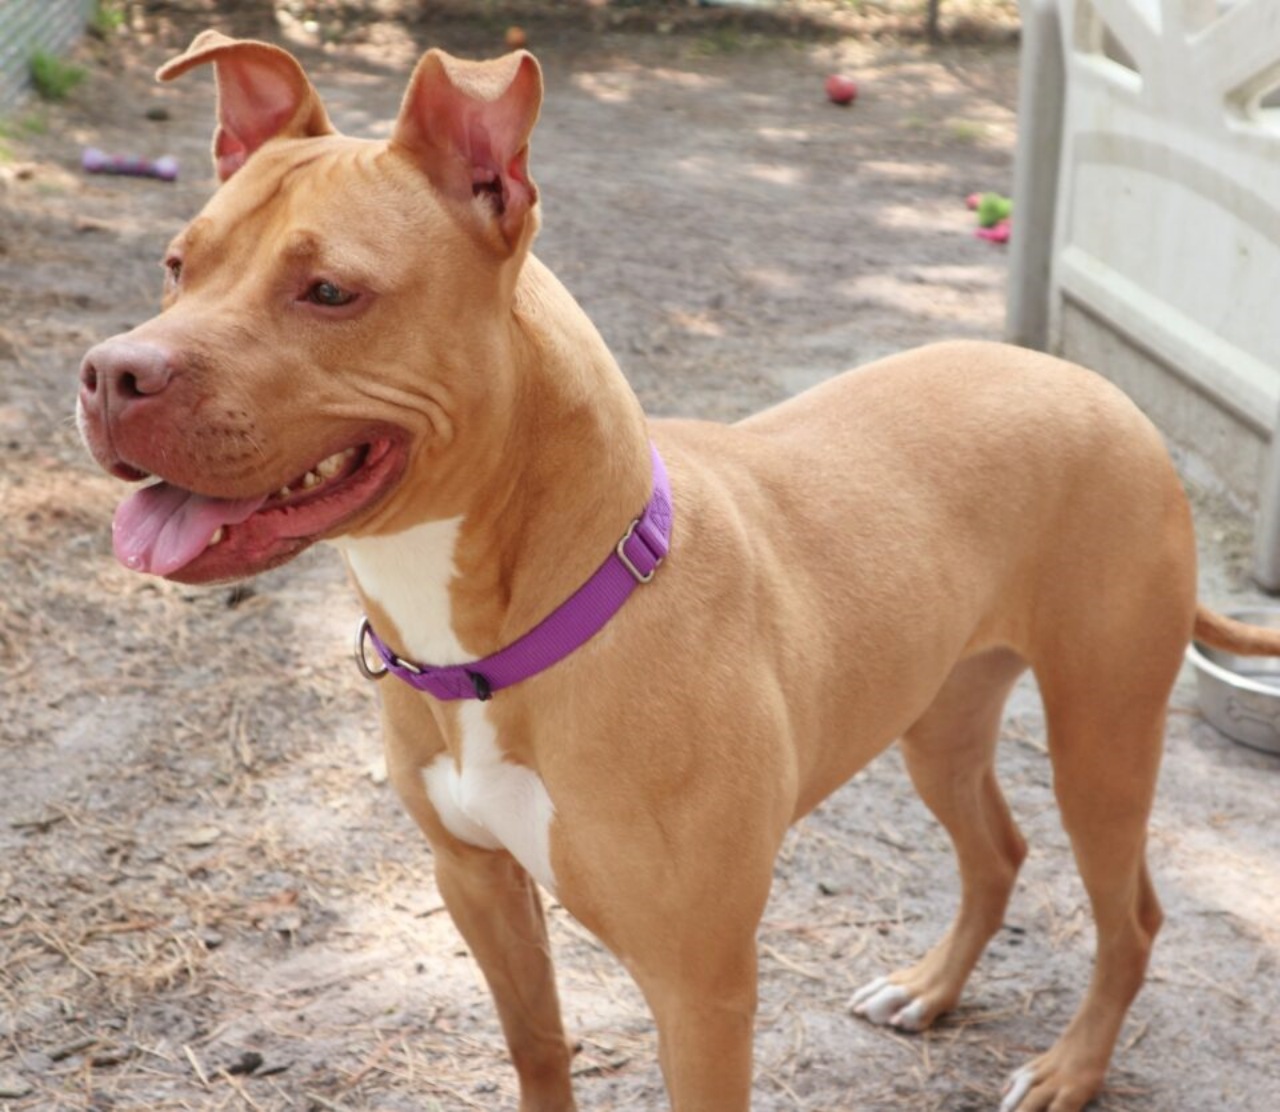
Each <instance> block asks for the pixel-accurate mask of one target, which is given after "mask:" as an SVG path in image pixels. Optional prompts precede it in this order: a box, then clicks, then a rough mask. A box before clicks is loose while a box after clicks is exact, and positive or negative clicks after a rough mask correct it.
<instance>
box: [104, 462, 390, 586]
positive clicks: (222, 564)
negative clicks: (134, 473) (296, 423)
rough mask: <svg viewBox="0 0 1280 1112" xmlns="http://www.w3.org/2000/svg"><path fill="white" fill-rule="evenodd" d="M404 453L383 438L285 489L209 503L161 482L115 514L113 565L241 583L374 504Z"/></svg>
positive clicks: (314, 470)
mask: <svg viewBox="0 0 1280 1112" xmlns="http://www.w3.org/2000/svg"><path fill="white" fill-rule="evenodd" d="M405 456H406V452H405V447H404V445H403V443H402V442H401V441H400V440H399V439H396V438H392V437H382V438H378V439H373V440H371V441H369V442H367V443H362V444H358V445H355V446H353V447H350V448H345V449H343V450H342V451H339V452H335V453H333V454H332V455H329V456H326V457H325V458H324V459H322V460H320V461H318V462H317V463H316V464H315V465H314V466H313V467H311V468H310V469H308V470H307V471H305V472H304V473H303V474H301V475H299V476H298V477H297V478H296V479H295V480H294V481H292V482H290V483H289V484H288V485H286V486H284V487H280V488H279V489H276V490H273V491H269V492H267V493H264V494H261V495H257V496H254V497H250V498H234V499H232V498H212V497H209V496H207V495H203V494H196V493H194V492H192V491H189V490H184V489H182V488H181V487H178V486H175V485H173V484H172V483H168V482H165V481H163V480H161V481H159V482H155V483H152V484H150V485H149V486H144V487H142V488H141V489H139V490H137V491H135V492H134V493H133V494H132V495H130V496H129V497H128V498H127V499H125V501H124V502H122V503H121V504H120V506H119V508H118V509H117V510H116V514H115V520H114V521H113V523H112V543H113V546H114V548H115V553H116V558H117V559H118V560H119V561H120V562H121V563H122V564H124V565H125V567H127V568H130V569H132V570H134V571H141V572H147V573H149V574H151V575H161V576H165V577H166V578H169V579H176V580H179V581H180V582H184V583H208V582H216V581H220V580H228V579H242V578H244V577H246V576H249V575H254V574H256V573H258V572H261V571H265V570H267V569H268V568H272V567H276V566H277V565H279V564H282V563H284V562H285V561H286V560H289V559H290V558H292V557H293V556H295V555H297V554H298V553H299V552H301V551H302V549H304V548H306V547H307V546H308V545H310V544H311V543H313V542H314V541H317V540H320V539H321V538H322V537H324V536H328V535H332V534H333V533H334V532H335V531H336V530H337V529H338V528H339V527H341V526H342V525H344V524H346V523H348V522H350V521H351V520H352V519H354V518H355V517H356V516H358V515H359V514H361V513H362V512H363V511H364V510H367V509H369V508H371V507H372V506H373V505H374V504H375V503H377V502H379V501H380V500H381V498H382V495H383V494H385V493H386V491H387V490H388V489H389V488H390V487H391V486H392V485H393V484H394V483H395V482H396V480H397V479H398V478H399V477H400V474H401V473H402V471H403V470H404V465H405Z"/></svg>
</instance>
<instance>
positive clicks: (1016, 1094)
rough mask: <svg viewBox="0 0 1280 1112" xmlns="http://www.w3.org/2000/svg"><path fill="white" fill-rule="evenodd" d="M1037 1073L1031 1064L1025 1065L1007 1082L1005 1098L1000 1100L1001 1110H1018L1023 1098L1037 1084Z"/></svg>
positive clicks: (1012, 1111)
mask: <svg viewBox="0 0 1280 1112" xmlns="http://www.w3.org/2000/svg"><path fill="white" fill-rule="evenodd" d="M1035 1080H1036V1074H1035V1070H1033V1069H1032V1068H1031V1067H1030V1066H1023V1067H1022V1069H1020V1070H1017V1071H1015V1072H1014V1074H1013V1075H1012V1076H1011V1077H1010V1078H1009V1080H1008V1081H1007V1082H1005V1086H1004V1099H1003V1100H1001V1101H1000V1112H1017V1108H1018V1105H1020V1104H1021V1103H1022V1098H1023V1097H1025V1096H1026V1095H1027V1093H1029V1092H1030V1091H1031V1086H1032V1085H1033V1084H1035Z"/></svg>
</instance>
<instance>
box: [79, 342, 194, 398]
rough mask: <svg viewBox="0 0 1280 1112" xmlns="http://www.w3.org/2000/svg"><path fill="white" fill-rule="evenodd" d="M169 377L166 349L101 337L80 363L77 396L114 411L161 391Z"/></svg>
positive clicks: (170, 373)
mask: <svg viewBox="0 0 1280 1112" xmlns="http://www.w3.org/2000/svg"><path fill="white" fill-rule="evenodd" d="M172 378H173V363H172V360H171V359H170V355H169V352H168V351H166V350H165V349H164V348H162V347H158V346H156V345H155V344H147V343H139V342H137V341H133V340H124V339H111V340H104V341H103V342H102V343H100V344H98V345H97V346H96V347H94V348H91V349H90V351H89V353H88V354H87V355H86V356H85V357H84V362H83V363H81V364H80V398H81V401H82V402H83V403H84V404H85V405H86V406H88V407H97V408H102V409H106V410H109V411H111V412H115V413H118V412H119V411H120V410H121V409H122V408H124V407H125V406H127V405H128V404H129V403H130V402H133V401H136V400H137V399H139V398H146V397H151V396H153V395H155V394H159V393H161V392H163V390H164V389H165V387H166V386H168V385H169V381H170V379H172Z"/></svg>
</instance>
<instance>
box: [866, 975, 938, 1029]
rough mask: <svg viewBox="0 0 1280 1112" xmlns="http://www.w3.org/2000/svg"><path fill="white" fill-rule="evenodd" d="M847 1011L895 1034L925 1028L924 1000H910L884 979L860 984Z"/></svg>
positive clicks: (903, 990) (907, 992)
mask: <svg viewBox="0 0 1280 1112" xmlns="http://www.w3.org/2000/svg"><path fill="white" fill-rule="evenodd" d="M849 1008H850V1010H851V1011H852V1012H853V1014H854V1015H858V1016H862V1018H863V1019H867V1020H870V1021H871V1022H872V1023H875V1024H878V1025H879V1026H881V1027H895V1028H897V1029H898V1030H899V1031H923V1030H924V1029H925V1028H926V1027H927V1026H928V1025H929V1023H928V1014H927V1009H926V1006H925V1002H924V1000H923V999H916V998H914V997H913V996H912V994H911V991H910V990H909V989H907V988H906V987H904V986H903V985H897V984H894V983H893V982H892V981H890V980H889V978H888V977H877V978H876V979H875V980H874V981H872V982H871V983H870V984H866V985H863V986H862V988H860V989H858V991H857V992H855V993H854V994H853V998H852V999H851V1000H850V1001H849Z"/></svg>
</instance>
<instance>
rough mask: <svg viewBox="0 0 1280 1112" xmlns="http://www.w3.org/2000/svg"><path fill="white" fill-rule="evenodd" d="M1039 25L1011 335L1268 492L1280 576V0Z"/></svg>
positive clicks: (1229, 476)
mask: <svg viewBox="0 0 1280 1112" xmlns="http://www.w3.org/2000/svg"><path fill="white" fill-rule="evenodd" d="M1023 25H1024V35H1025V40H1024V41H1025V46H1024V57H1023V65H1024V72H1023V85H1022V103H1021V107H1020V116H1021V125H1022V134H1021V136H1020V140H1019V159H1018V167H1017V181H1016V183H1015V192H1016V193H1017V209H1016V210H1015V217H1014V229H1015V230H1014V244H1013V258H1012V260H1011V261H1012V263H1013V268H1012V281H1013V286H1012V290H1011V294H1012V296H1011V302H1010V315H1009V334H1010V337H1011V338H1012V339H1015V340H1017V341H1019V342H1022V343H1027V344H1029V345H1032V346H1039V347H1046V348H1048V349H1049V350H1053V351H1057V352H1059V353H1061V354H1063V355H1065V356H1067V357H1068V358H1073V359H1076V360H1078V361H1080V362H1083V363H1086V364H1088V365H1090V366H1092V367H1094V368H1095V369H1096V370H1099V371H1101V372H1103V373H1104V374H1107V375H1108V376H1109V377H1111V378H1113V379H1115V380H1116V381H1117V382H1118V383H1119V384H1120V385H1121V386H1122V387H1124V388H1125V389H1126V390H1127V391H1128V392H1129V393H1130V395H1131V396H1133V397H1134V398H1135V400H1137V401H1138V403H1139V404H1140V405H1142V406H1143V407H1144V408H1145V409H1146V410H1147V411H1148V412H1149V413H1150V414H1151V415H1152V416H1153V417H1154V419H1155V420H1156V422H1157V423H1158V424H1159V425H1160V426H1161V427H1162V428H1163V429H1164V431H1165V432H1166V434H1167V435H1168V436H1169V438H1170V439H1171V441H1173V443H1174V444H1175V445H1179V446H1181V447H1183V448H1186V449H1188V450H1189V452H1190V453H1191V454H1192V455H1193V456H1194V457H1195V458H1197V459H1200V460H1202V461H1205V462H1207V463H1208V464H1209V466H1210V467H1211V468H1212V469H1213V471H1214V472H1215V473H1216V474H1217V476H1218V477H1219V478H1220V479H1221V480H1222V481H1223V482H1225V484H1226V485H1227V486H1228V487H1229V488H1230V489H1231V490H1233V491H1234V492H1235V493H1236V494H1237V495H1240V496H1242V497H1244V498H1245V499H1248V500H1257V502H1258V504H1259V506H1260V509H1261V511H1262V520H1261V522H1260V525H1261V528H1260V544H1259V561H1258V563H1259V566H1258V569H1257V570H1258V574H1259V577H1260V578H1261V579H1262V580H1263V581H1264V583H1265V585H1268V586H1272V587H1277V586H1280V558H1278V557H1277V553H1280V543H1277V539H1278V538H1280V468H1276V469H1275V472H1276V473H1275V475H1274V476H1271V477H1269V472H1270V471H1271V470H1272V469H1271V466H1270V463H1269V461H1268V456H1269V445H1271V444H1272V442H1273V441H1276V442H1277V443H1280V438H1277V437H1276V436H1275V435H1274V433H1275V428H1276V423H1277V417H1278V415H1280V0H1024V4H1023ZM1270 454H1274V455H1276V456H1277V457H1280V450H1275V451H1271V452H1270ZM1277 462H1278V463H1280V458H1278V460H1277ZM1267 549H1270V553H1269V554H1268V552H1267V551H1265V550H1267ZM1268 563H1270V565H1271V566H1270V568H1267V567H1266V566H1265V565H1266V564H1268Z"/></svg>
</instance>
